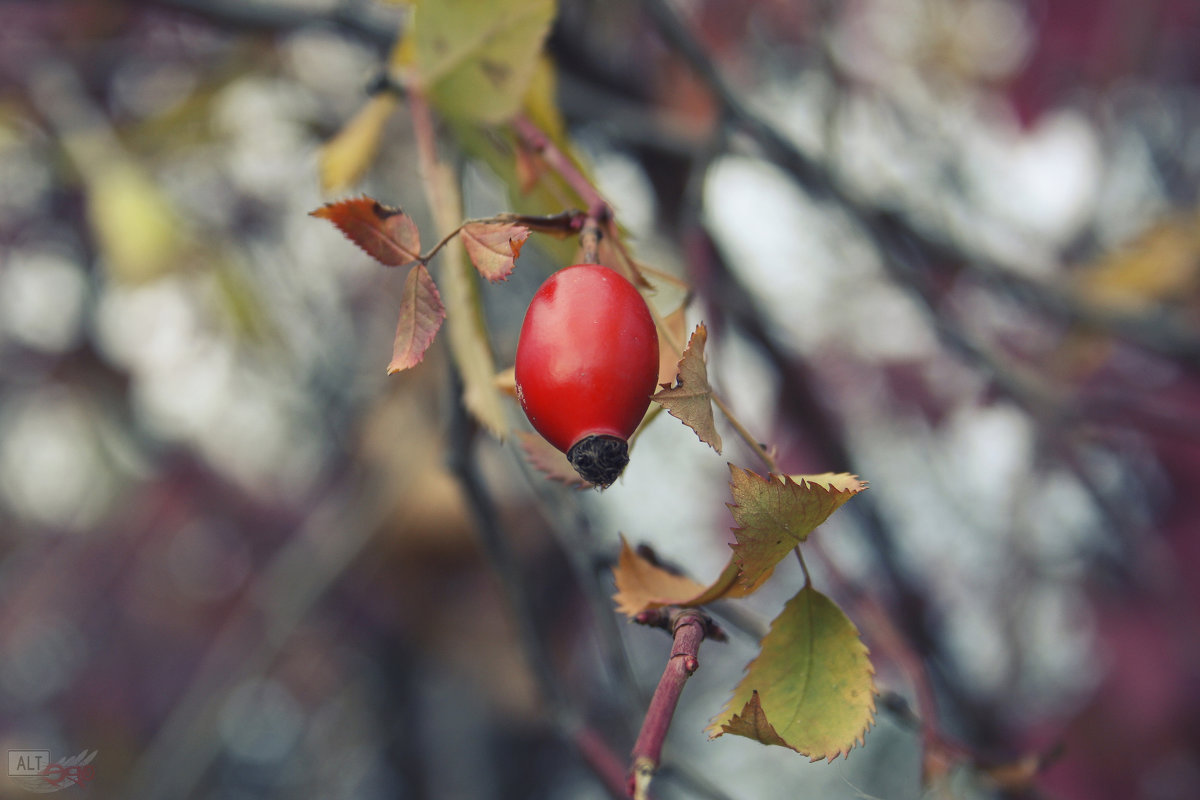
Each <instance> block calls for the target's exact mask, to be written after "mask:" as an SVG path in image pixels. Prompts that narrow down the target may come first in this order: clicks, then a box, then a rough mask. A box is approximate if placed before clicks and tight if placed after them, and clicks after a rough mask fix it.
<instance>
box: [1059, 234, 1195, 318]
mask: <svg viewBox="0 0 1200 800" xmlns="http://www.w3.org/2000/svg"><path fill="white" fill-rule="evenodd" d="M1197 289H1200V216H1198V215H1196V214H1195V213H1192V214H1187V215H1181V216H1178V217H1173V218H1170V219H1166V220H1163V221H1161V222H1159V223H1158V224H1157V225H1155V226H1153V227H1152V228H1150V229H1149V230H1148V231H1146V232H1145V233H1143V234H1142V235H1141V236H1139V237H1137V238H1136V239H1135V240H1134V241H1133V242H1131V243H1130V244H1128V245H1126V246H1125V247H1123V248H1120V249H1119V250H1117V251H1116V252H1114V253H1112V254H1110V255H1109V256H1107V257H1106V258H1104V259H1103V260H1101V261H1100V262H1099V263H1098V264H1096V265H1095V266H1093V267H1091V268H1089V269H1085V270H1083V271H1081V272H1080V273H1079V291H1080V293H1081V294H1082V295H1083V296H1084V298H1085V299H1087V300H1090V301H1091V302H1093V303H1095V304H1097V305H1099V306H1102V307H1104V308H1107V309H1110V310H1113V311H1127V312H1137V311H1145V310H1147V309H1149V308H1152V307H1154V306H1156V305H1158V304H1160V303H1169V302H1178V301H1180V300H1184V299H1186V298H1187V297H1189V296H1190V295H1191V294H1193V293H1195V291H1196V290H1197Z"/></svg>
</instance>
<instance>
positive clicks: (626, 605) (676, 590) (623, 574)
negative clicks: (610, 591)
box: [613, 536, 704, 617]
mask: <svg viewBox="0 0 1200 800" xmlns="http://www.w3.org/2000/svg"><path fill="white" fill-rule="evenodd" d="M613 578H614V579H615V582H616V585H617V593H616V594H614V595H613V600H614V601H616V604H617V610H618V611H620V612H621V613H622V614H626V615H628V616H630V617H632V616H634V615H635V614H638V613H639V612H641V611H645V610H646V609H648V608H657V607H660V606H668V605H679V604H681V603H680V602H679V601H681V600H683V599H686V598H689V597H694V596H696V595H698V594H700V593H702V592H703V591H704V584H701V583H696V581H694V580H692V579H691V578H686V577H684V576H682V575H676V574H675V573H673V572H669V571H667V570H665V569H663V568H662V567H660V566H658V565H657V564H652V563H651V562H650V561H649V560H647V559H645V558H643V557H642V556H640V555H638V554H637V553H636V552H634V550H633V548H631V547H630V546H629V542H627V541H625V537H624V536H622V537H621V553H620V555H619V556H618V557H617V565H616V566H615V567H614V568H613Z"/></svg>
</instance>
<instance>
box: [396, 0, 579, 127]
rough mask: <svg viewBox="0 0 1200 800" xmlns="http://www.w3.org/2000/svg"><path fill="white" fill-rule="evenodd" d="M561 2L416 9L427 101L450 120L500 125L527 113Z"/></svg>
mask: <svg viewBox="0 0 1200 800" xmlns="http://www.w3.org/2000/svg"><path fill="white" fill-rule="evenodd" d="M556 11H557V4H556V3H555V1H554V0H438V2H435V3H421V4H419V6H418V7H417V8H416V9H415V13H414V15H413V18H412V21H411V24H410V29H409V30H410V35H411V36H412V37H413V42H414V45H415V69H416V72H417V76H418V79H419V80H420V82H421V85H422V86H423V87H424V91H425V94H426V96H427V97H428V98H429V100H430V102H431V103H432V104H433V106H434V107H435V108H437V110H438V111H439V112H441V114H442V115H443V116H445V117H448V118H452V119H458V120H471V121H476V122H484V123H489V124H495V123H499V122H503V121H505V120H507V119H509V118H511V117H512V116H513V115H514V114H515V113H517V111H518V110H519V109H520V107H521V102H522V99H523V98H524V96H525V91H526V89H527V88H528V86H529V84H530V81H531V80H532V78H533V74H534V71H535V69H536V65H537V61H538V56H539V54H540V53H541V50H542V42H543V41H544V40H545V38H546V34H547V33H548V32H549V30H550V23H551V22H552V21H553V20H554V14H555V12H556Z"/></svg>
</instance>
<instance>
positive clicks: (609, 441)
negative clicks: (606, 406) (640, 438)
mask: <svg viewBox="0 0 1200 800" xmlns="http://www.w3.org/2000/svg"><path fill="white" fill-rule="evenodd" d="M567 460H568V461H570V462H571V466H572V467H574V468H575V471H576V472H578V473H579V477H581V478H583V479H584V480H585V481H587V482H588V483H594V484H595V485H597V486H599V487H600V488H601V489H607V488H608V487H609V486H611V485H612V483H613V482H614V481H615V480H616V479H617V478H619V477H621V473H622V472H623V471H624V470H625V465H626V464H628V463H629V445H628V444H626V443H625V440H624V439H618V438H617V437H616V436H607V435H600V436H588V437H587V438H584V439H580V440H579V441H578V442H576V443H575V446H574V447H572V448H571V449H570V450H568V451H567Z"/></svg>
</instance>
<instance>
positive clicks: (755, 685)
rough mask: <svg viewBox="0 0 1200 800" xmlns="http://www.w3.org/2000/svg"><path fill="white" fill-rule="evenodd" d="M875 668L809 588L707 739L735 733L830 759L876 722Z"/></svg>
mask: <svg viewBox="0 0 1200 800" xmlns="http://www.w3.org/2000/svg"><path fill="white" fill-rule="evenodd" d="M874 674H875V670H874V669H873V668H872V666H871V662H870V659H869V658H868V657H867V648H866V646H865V645H864V644H863V643H862V641H861V640H860V639H859V636H858V629H856V628H855V627H854V623H852V622H851V621H850V619H849V618H848V617H847V616H846V615H845V614H844V613H842V610H841V609H840V608H838V607H837V605H836V604H835V603H834V602H833V601H832V600H830V599H829V598H828V597H826V596H825V595H823V594H821V593H820V592H818V591H817V590H815V589H813V588H812V587H811V586H806V587H805V588H803V589H801V590H800V592H799V593H797V594H796V595H795V596H794V597H793V598H792V599H791V600H789V601H788V602H787V605H785V606H784V608H783V611H782V612H780V614H779V616H778V617H776V618H775V619H774V621H772V623H771V630H770V631H768V633H767V635H766V636H764V637H763V640H762V642H761V643H760V650H759V654H758V656H757V657H756V658H755V659H754V660H753V661H751V662H750V664H749V665H748V666H747V667H746V674H745V676H744V677H743V678H742V680H741V682H740V683H739V684H738V685H737V688H736V689H734V691H733V696H732V697H731V698H730V699H729V702H728V703H726V704H725V708H724V710H722V712H721V713H720V714H719V715H718V716H717V717H716V718H715V719H714V720H713V721H712V723H711V724H710V725H709V727H708V734H709V737H710V738H716V737H717V736H721V735H722V734H725V733H733V734H736V735H738V736H746V737H748V738H751V739H755V740H757V741H760V742H762V743H764V744H776V745H780V746H782V747H788V748H791V749H792V750H795V751H796V752H798V753H800V754H802V755H806V756H808V757H809V758H811V759H812V760H813V761H817V760H819V759H822V758H828V759H830V760H832V759H834V758H837V756H838V755H842V754H845V753H848V752H849V751H850V749H851V748H853V747H854V746H855V745H856V744H861V743H862V742H863V740H864V737H865V736H866V733H867V730H868V729H870V727H871V725H872V723H873V722H874V720H875V682H874Z"/></svg>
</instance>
